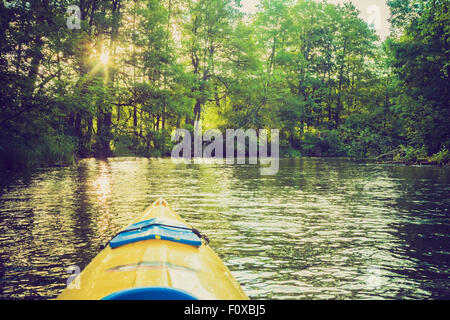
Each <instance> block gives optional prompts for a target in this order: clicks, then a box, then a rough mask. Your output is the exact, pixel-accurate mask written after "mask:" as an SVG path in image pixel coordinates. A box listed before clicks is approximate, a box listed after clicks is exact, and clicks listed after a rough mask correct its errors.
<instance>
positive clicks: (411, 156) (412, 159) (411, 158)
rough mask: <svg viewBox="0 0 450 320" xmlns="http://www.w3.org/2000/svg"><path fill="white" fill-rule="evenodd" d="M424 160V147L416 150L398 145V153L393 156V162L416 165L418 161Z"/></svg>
mask: <svg viewBox="0 0 450 320" xmlns="http://www.w3.org/2000/svg"><path fill="white" fill-rule="evenodd" d="M425 158H426V151H425V147H423V146H422V147H421V148H419V149H416V148H414V147H411V146H404V145H400V152H399V153H397V154H396V155H395V156H394V161H403V162H407V163H416V162H417V161H418V160H421V159H425Z"/></svg>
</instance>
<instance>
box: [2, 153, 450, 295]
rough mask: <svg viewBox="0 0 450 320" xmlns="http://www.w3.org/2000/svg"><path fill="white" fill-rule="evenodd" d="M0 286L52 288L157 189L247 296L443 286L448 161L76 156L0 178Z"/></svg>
mask: <svg viewBox="0 0 450 320" xmlns="http://www.w3.org/2000/svg"><path fill="white" fill-rule="evenodd" d="M0 187H1V189H0V298H2V299H52V298H55V297H56V296H57V295H58V294H59V293H60V292H61V290H62V289H63V288H64V287H65V286H66V281H67V279H68V277H69V276H70V275H71V273H70V270H73V269H70V266H74V265H75V266H78V267H79V268H80V269H83V268H84V267H85V266H86V265H87V264H88V263H89V262H90V261H91V259H92V258H94V256H95V255H96V254H97V253H98V252H99V250H100V249H99V247H100V245H101V244H104V243H106V242H107V241H108V240H109V239H110V238H111V237H112V236H113V235H114V234H115V233H116V232H117V231H119V230H120V229H122V228H123V227H125V226H126V225H128V224H129V223H130V221H131V220H132V219H134V218H136V217H138V216H140V215H141V214H142V213H143V211H144V209H145V208H146V207H147V206H148V205H150V204H151V203H152V202H153V201H154V200H156V199H157V198H159V197H164V198H165V199H166V200H167V201H168V202H169V204H170V205H171V207H172V208H173V209H174V210H175V211H177V212H178V213H179V214H180V215H181V216H182V217H183V218H184V219H185V220H186V221H188V222H189V223H190V224H192V225H193V226H194V227H195V228H197V229H199V230H201V231H202V233H205V234H206V235H208V237H209V239H210V240H211V242H210V246H211V247H212V248H213V249H214V250H215V251H216V252H217V254H218V255H219V256H220V257H221V258H222V259H223V261H224V262H225V264H226V265H227V266H228V268H229V269H230V270H231V272H232V273H233V275H234V276H235V278H236V279H237V280H238V282H239V283H240V284H241V286H242V288H243V289H244V291H245V292H246V293H247V295H248V296H249V297H250V298H252V299H443V298H447V299H448V298H450V280H449V279H450V277H449V276H450V268H449V266H450V241H449V240H450V232H449V231H450V228H449V226H450V219H449V217H450V212H449V211H450V169H448V168H438V167H415V166H394V165H378V164H367V163H356V162H351V161H348V160H345V159H316V158H303V159H295V160H288V159H286V160H280V169H279V171H278V174H276V175H273V176H263V175H261V174H260V170H259V168H258V166H256V165H225V164H176V163H173V162H172V161H171V160H170V159H145V158H114V159H110V160H108V161H101V160H95V159H86V160H83V161H80V162H79V163H78V164H76V165H74V166H71V167H64V168H51V169H41V170H38V171H36V172H34V173H33V174H30V175H28V176H25V177H6V176H2V177H1V183H0Z"/></svg>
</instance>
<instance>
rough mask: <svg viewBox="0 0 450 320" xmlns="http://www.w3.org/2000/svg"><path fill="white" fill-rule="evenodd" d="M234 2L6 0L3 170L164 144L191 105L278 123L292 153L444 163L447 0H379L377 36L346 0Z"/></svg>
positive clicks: (154, 152) (204, 112)
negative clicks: (249, 5) (247, 6)
mask: <svg viewBox="0 0 450 320" xmlns="http://www.w3.org/2000/svg"><path fill="white" fill-rule="evenodd" d="M240 2H241V1H240V0H134V1H133V0H109V1H103V0H80V1H79V2H78V3H73V1H68V0H67V1H65V0H62V1H61V0H58V1H56V0H33V1H22V0H21V1H19V0H17V1H14V0H10V1H5V0H2V1H0V24H1V29H0V79H1V86H0V169H2V170H4V169H8V170H13V169H23V168H27V167H35V166H46V165H63V164H67V163H71V162H73V161H74V160H76V159H80V158H84V157H98V158H105V157H110V156H129V155H137V156H145V157H158V156H168V155H169V156H170V152H171V149H172V147H173V144H174V142H172V141H171V135H172V133H173V131H174V130H175V129H176V128H187V129H189V130H192V129H193V125H194V123H195V121H197V120H202V124H203V126H202V127H203V129H204V130H206V129H209V128H218V129H221V130H224V129H225V128H243V129H246V128H254V129H261V128H267V129H270V128H277V129H279V130H280V153H281V155H283V156H286V157H298V156H322V157H326V156H347V157H352V158H372V159H373V158H377V157H378V158H380V159H381V158H383V157H385V156H387V157H388V158H390V159H391V160H394V161H404V162H410V163H417V162H420V161H423V160H427V161H433V162H437V163H445V162H448V160H449V158H450V152H449V151H448V148H449V147H450V125H449V124H450V105H449V83H450V82H449V72H450V51H449V50H450V40H449V34H450V13H449V6H450V5H449V3H450V2H449V1H448V0H390V1H387V4H388V5H389V7H390V10H391V16H390V24H391V34H390V36H389V37H387V38H386V39H385V40H383V41H381V40H380V39H379V37H378V36H377V34H376V32H375V30H374V28H373V26H369V25H368V24H367V23H366V22H364V21H363V20H362V19H361V18H360V17H359V13H358V11H357V9H356V8H355V7H354V5H352V4H351V3H347V4H344V5H334V4H329V3H327V2H325V1H323V2H320V1H312V0H298V1H293V0H292V1H289V0H261V4H260V8H259V10H258V12H257V13H256V14H254V15H248V14H244V13H242V11H241V10H239V7H240V5H241V4H240ZM73 4H76V5H77V7H70V8H69V6H70V5H73ZM68 8H69V10H68ZM77 8H78V9H77ZM78 14H79V18H80V19H79V20H77V17H78Z"/></svg>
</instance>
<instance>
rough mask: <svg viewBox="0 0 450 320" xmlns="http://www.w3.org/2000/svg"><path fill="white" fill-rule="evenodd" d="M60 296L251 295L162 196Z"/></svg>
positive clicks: (162, 297)
mask: <svg viewBox="0 0 450 320" xmlns="http://www.w3.org/2000/svg"><path fill="white" fill-rule="evenodd" d="M58 299H76V300H98V299H119V300H128V299H132V300H142V299H150V300H173V299H176V300H179V299H182V300H191V299H212V300H222V299H223V300H241V299H248V297H247V296H246V294H245V293H244V291H243V290H242V289H241V287H240V285H239V284H238V282H237V281H236V280H235V279H234V277H233V276H232V274H231V273H230V271H229V270H228V268H227V267H226V266H225V265H224V264H223V262H222V261H221V259H220V258H219V257H218V256H217V254H216V253H215V252H214V251H213V250H212V249H211V248H210V247H209V246H208V245H207V244H206V243H205V241H202V239H201V235H200V234H199V233H198V231H196V230H195V229H193V228H192V227H190V226H189V225H188V224H186V222H185V221H184V220H183V219H182V218H181V217H180V216H179V215H178V214H177V213H175V212H174V211H173V210H172V209H170V207H169V205H168V204H167V202H166V201H165V200H164V199H158V200H157V201H155V202H154V203H153V205H151V206H150V207H149V208H148V209H147V210H146V211H145V213H144V215H143V216H141V217H140V218H138V219H136V220H134V221H133V222H132V223H131V224H130V225H129V226H128V227H127V228H125V229H124V230H122V231H121V232H119V234H118V235H117V236H116V237H114V238H113V239H112V240H111V241H110V242H109V244H108V245H107V246H106V248H105V249H103V250H102V251H101V252H100V253H99V254H98V255H97V256H96V257H95V258H94V259H93V260H92V261H91V263H89V264H88V266H87V267H86V268H85V269H84V270H83V271H82V272H81V273H80V274H79V275H78V276H77V277H76V278H75V279H74V280H73V281H72V283H71V284H70V285H69V286H68V287H67V288H66V289H64V291H63V292H62V293H61V294H60V295H59V296H58Z"/></svg>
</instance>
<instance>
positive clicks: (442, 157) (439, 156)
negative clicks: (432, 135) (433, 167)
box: [430, 146, 450, 164]
mask: <svg viewBox="0 0 450 320" xmlns="http://www.w3.org/2000/svg"><path fill="white" fill-rule="evenodd" d="M430 161H432V162H437V163H438V164H446V163H449V162H450V151H449V150H448V149H447V147H445V146H444V147H442V148H441V150H439V152H436V153H435V154H433V155H432V156H431V157H430Z"/></svg>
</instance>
